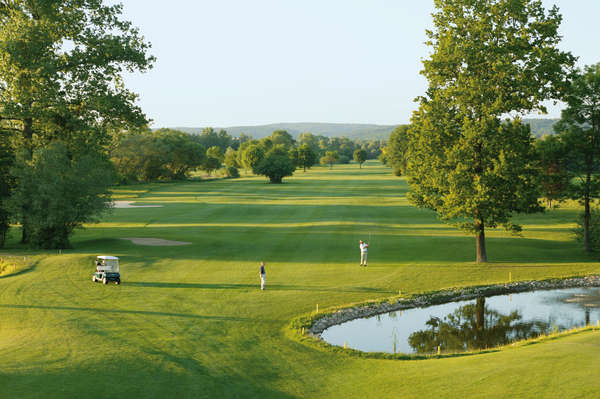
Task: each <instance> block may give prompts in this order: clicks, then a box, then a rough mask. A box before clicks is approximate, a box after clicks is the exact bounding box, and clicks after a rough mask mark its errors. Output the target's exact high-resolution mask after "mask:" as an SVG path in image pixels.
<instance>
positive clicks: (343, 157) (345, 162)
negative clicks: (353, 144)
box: [338, 155, 350, 165]
mask: <svg viewBox="0 0 600 399" xmlns="http://www.w3.org/2000/svg"><path fill="white" fill-rule="evenodd" d="M338 163H339V164H341V165H348V164H349V163H350V157H348V156H347V155H340V157H339V159H338Z"/></svg>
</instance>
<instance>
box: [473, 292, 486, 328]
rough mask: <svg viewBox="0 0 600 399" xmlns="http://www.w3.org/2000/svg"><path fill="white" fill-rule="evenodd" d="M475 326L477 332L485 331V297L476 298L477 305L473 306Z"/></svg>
mask: <svg viewBox="0 0 600 399" xmlns="http://www.w3.org/2000/svg"><path fill="white" fill-rule="evenodd" d="M475 309H476V312H475V326H476V327H477V329H478V330H480V331H483V330H485V297H479V298H477V304H476V306H475Z"/></svg>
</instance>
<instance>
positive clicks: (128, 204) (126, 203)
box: [113, 201, 162, 208]
mask: <svg viewBox="0 0 600 399" xmlns="http://www.w3.org/2000/svg"><path fill="white" fill-rule="evenodd" d="M134 202H135V201H113V205H114V207H115V208H161V207H162V205H131V204H133V203H134Z"/></svg>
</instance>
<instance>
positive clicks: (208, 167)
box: [200, 156, 221, 176]
mask: <svg viewBox="0 0 600 399" xmlns="http://www.w3.org/2000/svg"><path fill="white" fill-rule="evenodd" d="M200 167H201V168H202V170H205V171H206V173H208V175H209V176H210V174H211V173H212V172H214V171H215V170H217V169H219V168H220V167H221V161H219V160H218V159H217V158H213V157H210V156H209V157H206V158H205V159H204V161H203V162H202V164H201V165H200Z"/></svg>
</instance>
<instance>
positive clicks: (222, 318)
mask: <svg viewBox="0 0 600 399" xmlns="http://www.w3.org/2000/svg"><path fill="white" fill-rule="evenodd" d="M0 308H6V309H43V310H65V311H79V312H94V313H109V314H139V315H144V316H168V317H186V318H192V319H202V320H215V321H253V319H250V318H247V317H231V316H204V315H197V314H191V313H169V312H152V311H148V310H124V309H101V308H81V307H75V306H45V305H11V304H0Z"/></svg>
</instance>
